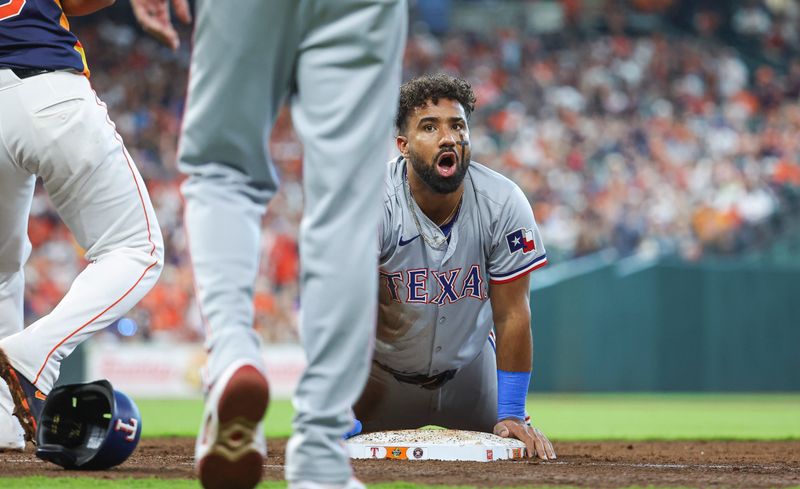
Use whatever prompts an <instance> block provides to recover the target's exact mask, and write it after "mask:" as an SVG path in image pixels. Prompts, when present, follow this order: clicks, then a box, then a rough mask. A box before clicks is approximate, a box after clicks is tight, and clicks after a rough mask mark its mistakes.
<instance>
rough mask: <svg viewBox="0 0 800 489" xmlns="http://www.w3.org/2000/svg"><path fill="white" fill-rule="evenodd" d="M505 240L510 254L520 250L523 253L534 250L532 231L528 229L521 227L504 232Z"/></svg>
mask: <svg viewBox="0 0 800 489" xmlns="http://www.w3.org/2000/svg"><path fill="white" fill-rule="evenodd" d="M506 242H507V243H508V252H509V253H511V254H512V255H513V254H514V253H516V252H517V251H520V250H522V253H524V254H527V253H530V252H531V251H535V250H536V244H535V243H534V242H533V231H531V230H530V229H525V228H521V229H517V230H516V231H514V232H512V233H508V234H506Z"/></svg>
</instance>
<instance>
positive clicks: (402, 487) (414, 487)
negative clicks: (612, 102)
mask: <svg viewBox="0 0 800 489" xmlns="http://www.w3.org/2000/svg"><path fill="white" fill-rule="evenodd" d="M2 481H3V489H61V488H70V489H117V488H131V489H197V488H199V487H200V485H199V484H198V483H197V481H190V480H158V479H116V480H102V479H90V478H86V477H79V478H69V477H58V478H55V477H24V478H13V479H12V478H9V479H2ZM284 487H286V483H285V482H262V483H261V484H259V485H258V488H259V489H280V488H284ZM474 487H475V486H429V485H422V484H411V483H407V482H394V483H388V484H370V485H369V488H370V489H472V488H474ZM530 487H531V489H533V486H530ZM506 489H528V486H526V487H517V488H506ZM535 489H577V488H574V487H565V486H558V487H557V488H555V487H553V488H551V487H550V486H536V487H535ZM622 489H645V488H640V487H639V486H631V487H626V488H622ZM649 489H652V487H651V488H649ZM659 489H687V488H681V487H673V488H659ZM789 489H792V488H789ZM795 489H796V488H795Z"/></svg>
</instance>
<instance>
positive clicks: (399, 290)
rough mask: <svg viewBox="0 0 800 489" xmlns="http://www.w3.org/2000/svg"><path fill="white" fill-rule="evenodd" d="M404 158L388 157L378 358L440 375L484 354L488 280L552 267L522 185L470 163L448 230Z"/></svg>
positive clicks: (384, 362) (500, 280)
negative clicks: (422, 197) (412, 180)
mask: <svg viewBox="0 0 800 489" xmlns="http://www.w3.org/2000/svg"><path fill="white" fill-rule="evenodd" d="M406 178H407V177H406V161H405V160H404V159H403V158H398V159H396V160H393V161H391V162H390V163H389V173H388V175H387V178H386V188H385V192H384V213H383V220H382V223H381V228H380V306H379V313H378V326H377V341H376V346H375V361H377V362H378V363H380V364H382V365H384V366H387V367H389V368H391V369H392V370H394V371H397V372H402V373H409V374H422V375H437V374H439V373H440V372H444V371H446V370H450V369H459V368H461V367H463V366H465V365H467V364H469V363H470V362H471V361H472V360H474V359H475V358H476V357H477V355H478V354H479V353H480V352H481V350H482V349H483V347H484V345H485V344H486V341H487V337H488V335H489V332H490V330H491V328H492V317H491V306H490V304H489V297H488V285H489V283H490V282H491V283H503V282H509V281H512V280H514V279H516V278H519V277H521V276H523V275H525V274H526V273H529V272H530V271H532V270H534V269H536V268H538V267H540V266H542V265H544V264H546V263H547V256H546V254H545V249H544V245H543V244H542V239H541V236H540V234H539V229H538V227H537V225H536V220H535V219H534V216H533V211H532V210H531V205H530V203H529V202H528V200H527V199H526V198H525V195H524V194H523V193H522V191H521V190H520V188H519V187H518V186H517V185H516V184H515V183H514V182H512V181H511V180H509V179H508V178H506V177H504V176H502V175H500V174H499V173H497V172H494V171H492V170H490V169H488V168H486V167H485V166H483V165H481V164H479V163H475V162H471V163H470V168H469V170H468V171H467V175H466V177H465V179H464V197H463V200H462V203H461V208H460V210H459V211H458V215H457V217H456V219H455V222H454V224H453V227H452V229H451V231H450V236H449V240H448V238H447V237H446V236H445V235H444V233H443V232H442V230H441V229H440V228H439V227H438V226H437V225H436V224H434V223H433V222H432V221H431V220H430V219H428V218H427V217H426V216H425V214H423V213H422V211H421V210H420V208H419V207H418V206H417V204H416V202H414V200H413V197H411V195H410V191H409V187H408V184H407V180H406Z"/></svg>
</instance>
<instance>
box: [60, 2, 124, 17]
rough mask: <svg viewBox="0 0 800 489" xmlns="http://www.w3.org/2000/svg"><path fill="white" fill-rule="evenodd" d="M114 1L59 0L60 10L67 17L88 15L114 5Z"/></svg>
mask: <svg viewBox="0 0 800 489" xmlns="http://www.w3.org/2000/svg"><path fill="white" fill-rule="evenodd" d="M114 1H115V0H61V10H63V11H64V13H65V14H66V15H67V16H69V17H77V16H80V15H89V14H92V13H95V12H97V11H98V10H102V9H104V8H106V7H110V6H111V5H114Z"/></svg>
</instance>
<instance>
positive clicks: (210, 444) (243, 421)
mask: <svg viewBox="0 0 800 489" xmlns="http://www.w3.org/2000/svg"><path fill="white" fill-rule="evenodd" d="M268 404H269V385H268V383H267V379H266V377H264V374H263V373H261V370H259V369H258V368H257V367H256V366H255V365H254V364H252V363H250V362H247V361H240V362H236V363H235V364H233V365H231V366H230V367H228V369H227V370H226V371H225V372H224V373H223V374H222V376H221V377H220V378H219V379H217V381H216V382H215V383H214V385H213V386H212V387H211V390H210V391H209V393H208V397H207V398H206V406H205V412H204V414H203V425H202V427H201V430H200V435H199V436H198V438H197V445H196V446H195V463H196V468H197V474H198V476H199V478H200V484H201V485H202V486H203V487H204V488H205V489H223V488H224V489H251V488H253V487H255V486H256V485H257V484H258V482H259V481H260V480H261V473H262V471H263V464H264V457H265V456H266V454H267V445H266V440H265V439H264V433H263V430H262V418H263V417H264V413H265V412H266V410H267V405H268Z"/></svg>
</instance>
